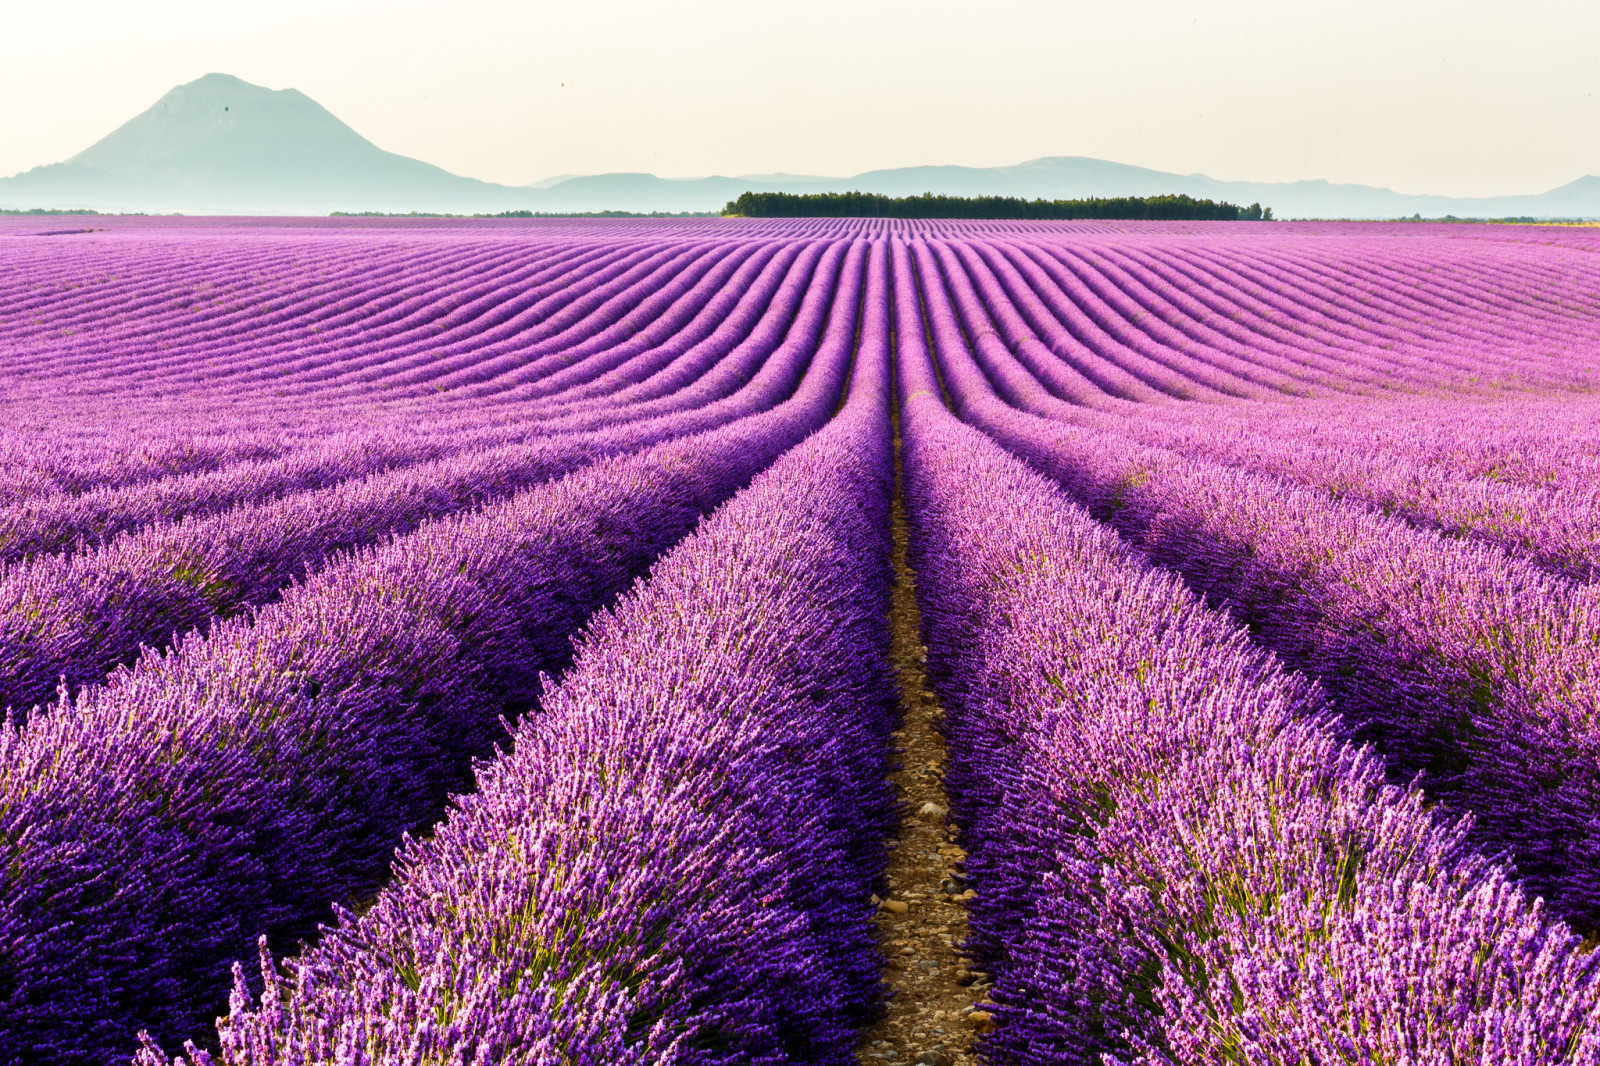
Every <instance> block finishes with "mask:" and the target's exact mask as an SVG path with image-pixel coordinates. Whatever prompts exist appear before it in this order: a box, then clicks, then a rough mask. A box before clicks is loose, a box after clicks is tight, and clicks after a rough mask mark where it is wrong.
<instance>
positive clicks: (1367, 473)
mask: <svg viewBox="0 0 1600 1066" xmlns="http://www.w3.org/2000/svg"><path fill="white" fill-rule="evenodd" d="M924 247H926V246H924ZM930 251H931V253H932V254H933V255H934V257H935V258H936V260H937V262H938V263H939V265H940V266H941V268H942V273H943V276H944V280H945V284H946V285H947V286H948V287H949V289H950V291H951V293H952V302H953V304H954V306H955V307H956V308H957V309H958V310H959V312H960V316H961V319H962V323H963V327H964V329H965V331H966V333H967V335H968V336H969V337H972V338H975V339H974V340H973V341H972V348H973V351H974V354H975V356H976V358H977V360H978V362H979V364H980V365H981V366H982V367H983V368H984V370H985V372H986V374H987V375H988V376H989V378H990V379H991V381H992V382H994V383H995V386H996V387H997V389H998V390H999V391H1000V393H1001V395H1003V396H1004V397H1005V399H1006V400H1007V401H1008V402H1010V403H1012V404H1013V405H1015V406H1018V407H1020V408H1022V409H1024V410H1028V411H1030V412H1032V413H1034V414H1038V415H1042V416H1046V417H1051V418H1060V419H1063V420H1066V421H1071V422H1075V423H1078V424H1081V425H1085V426H1089V427H1093V428H1099V429H1103V430H1105V431H1108V432H1120V433H1124V434H1127V435H1129V436H1132V437H1134V438H1135V439H1138V440H1141V441H1144V442H1145V443H1149V444H1153V445H1156V446H1159V447H1165V448H1172V449H1174V450H1177V451H1179V452H1182V453H1183V454H1186V455H1192V456H1198V457H1203V458H1207V459H1211V460H1214V461H1216V462H1219V463H1222V464H1224V465H1231V466H1239V467H1242V468H1244V469H1248V470H1251V471H1254V472H1257V473H1261V474H1266V475H1270V476H1272V477H1276V478H1279V479H1281V480H1284V481H1289V482H1292V483H1296V484H1303V485H1308V486H1312V487H1315V488H1319V489H1324V490H1327V491H1329V492H1332V493H1333V494H1335V495H1336V496H1338V497H1340V498H1342V499H1350V500H1355V501H1359V502H1362V503H1365V504H1368V505H1370V506H1372V507H1375V508H1377V509H1379V510H1380V511H1382V512H1383V513H1393V514H1398V515H1400V516H1402V517H1404V518H1406V519H1408V520H1410V521H1414V522H1419V523H1422V524H1424V525H1427V526H1430V527H1433V528H1438V529H1441V530H1444V531H1446V532H1449V533H1452V534H1461V535H1466V536H1470V537H1474V538H1476V539H1480V540H1483V541H1486V542H1488V543H1492V544H1498V545H1500V546H1502V547H1505V548H1506V549H1508V550H1510V551H1512V552H1515V553H1518V554H1523V555H1526V556H1528V557H1530V558H1532V559H1534V560H1535V561H1537V562H1538V563H1539V564H1540V565H1542V566H1545V567H1548V568H1550V569H1553V570H1555V571H1557V572H1560V573H1564V574H1567V575H1568V576H1571V577H1573V578H1575V579H1577V580H1582V581H1587V580H1589V579H1590V577H1591V576H1592V575H1593V574H1594V573H1595V572H1596V567H1597V564H1600V501H1597V500H1596V499H1595V492H1594V489H1593V488H1590V489H1588V490H1587V491H1578V492H1552V491H1539V490H1530V489H1525V488H1521V487H1517V486H1508V485H1503V484H1498V483H1494V482H1489V481H1484V480H1481V479H1478V478H1475V477H1473V476H1471V475H1470V474H1468V475H1465V476H1463V475H1462V474H1458V473H1457V472H1456V471H1454V470H1451V469H1441V468H1439V467H1438V466H1417V465H1415V464H1412V463H1410V462H1408V461H1406V460H1403V459H1398V458H1395V457H1392V456H1385V457H1377V456H1370V455H1367V454H1364V453H1365V451H1366V449H1365V448H1364V447H1363V445H1362V442H1361V441H1360V440H1359V439H1342V440H1340V441H1339V442H1338V446H1337V447H1331V448H1317V447H1312V446H1310V445H1308V444H1307V442H1306V440H1305V435H1306V434H1307V432H1308V431H1310V430H1312V429H1313V428H1314V427H1313V420H1312V419H1309V418H1307V417H1305V416H1301V417H1298V418H1296V417H1295V416H1294V414H1293V411H1294V409H1293V408H1289V407H1285V406H1284V405H1282V404H1265V403H1263V404H1256V405H1243V406H1242V405H1220V404H1208V405H1194V406H1190V407H1188V408H1187V409H1184V410H1179V411H1174V410H1172V409H1171V408H1164V409H1162V410H1160V411H1156V412H1150V413H1144V412H1139V411H1135V410H1128V409H1123V408H1119V407H1117V406H1115V405H1108V404H1106V403H1098V404H1094V405H1093V406H1095V407H1099V408H1101V409H1102V410H1101V411H1095V410H1091V409H1090V406H1089V405H1088V404H1085V403H1084V401H1083V398H1082V397H1079V396H1073V397H1072V400H1068V399H1065V398H1063V397H1062V393H1063V390H1060V389H1052V388H1050V387H1049V384H1050V378H1049V377H1048V376H1047V374H1048V369H1049V361H1048V358H1047V357H1046V358H1045V359H1043V360H1040V359H1037V358H1032V357H1031V356H1032V353H1033V352H1034V351H1035V350H1036V349H1037V348H1038V346H1039V341H1038V339H1037V337H1035V336H1034V335H1033V334H1032V333H1031V332H1029V331H1028V330H1027V328H1026V324H1025V323H1023V322H1022V321H1021V320H1020V319H1018V318H1017V317H1016V316H1015V312H1014V311H1013V310H1012V309H1011V308H1010V307H1009V306H1008V304H1007V301H1006V296H1007V293H1006V292H1005V291H1004V290H1003V289H1002V288H1000V287H999V286H997V285H995V284H993V279H992V277H985V276H984V275H983V274H982V273H974V272H973V271H972V269H971V268H972V266H973V263H972V262H971V258H973V257H966V258H967V261H966V262H963V261H962V258H961V257H958V256H957V255H956V254H954V253H952V252H951V251H950V250H948V249H946V248H943V247H940V246H933V247H932V248H931V249H930ZM978 266H979V270H981V264H978ZM974 280H976V281H977V282H978V284H977V285H974V284H973V283H972V282H973V281H974ZM991 322H992V323H994V325H995V326H997V327H998V333H995V332H994V331H993V330H991V328H990V323H991ZM1013 350H1014V351H1015V353H1016V354H1015V355H1013V354H1012V353H1013ZM1030 375H1032V376H1034V377H1035V378H1038V379H1039V380H1038V382H1037V386H1036V385H1035V384H1034V383H1033V382H1032V381H1030V380H1029V376H1030ZM1072 401H1077V403H1074V402H1072ZM1579 402H1581V401H1577V400H1574V401H1569V404H1571V403H1579ZM1354 403H1355V401H1347V406H1351V405H1354ZM1318 409H1319V410H1320V411H1322V412H1337V411H1338V410H1339V408H1337V407H1335V406H1334V405H1333V402H1332V401H1324V402H1322V403H1320V404H1319V405H1318ZM1280 416H1281V417H1284V418H1288V419H1292V420H1293V421H1292V424H1291V425H1288V426H1280V425H1278V424H1277V422H1278V419H1279V418H1280ZM1318 421H1320V420H1318ZM1219 426H1220V427H1226V429H1225V430H1223V431H1219V430H1218V428H1217V427H1219Z"/></svg>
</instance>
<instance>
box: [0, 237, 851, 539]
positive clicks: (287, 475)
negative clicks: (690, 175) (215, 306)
mask: <svg viewBox="0 0 1600 1066" xmlns="http://www.w3.org/2000/svg"><path fill="white" fill-rule="evenodd" d="M835 250H836V251H837V250H839V246H835ZM830 265H831V262H830ZM761 280H762V281H763V282H764V284H762V285H760V286H757V287H756V288H755V289H754V295H755V296H756V299H755V300H753V301H750V303H749V306H748V307H747V308H742V310H744V311H745V313H743V314H741V315H738V316H736V317H735V318H734V319H732V320H730V321H728V322H727V324H728V325H730V326H731V327H733V328H731V329H729V330H718V331H710V330H705V331H701V332H700V334H699V335H697V336H695V337H693V338H692V339H693V340H694V341H697V342H699V343H700V344H701V345H702V346H703V347H704V348H705V350H706V356H707V359H706V360H705V361H703V362H701V363H700V364H699V365H700V366H702V367H707V366H708V364H709V366H711V367H714V366H716V362H715V361H716V360H717V359H718V358H719V357H722V356H725V355H726V354H727V353H728V351H729V350H730V349H731V348H732V347H733V345H731V344H729V343H728V342H729V341H730V340H733V339H735V338H737V339H738V340H744V339H745V338H746V337H747V336H748V335H749V331H750V329H751V328H752V327H753V326H755V325H756V324H757V323H758V322H759V321H760V318H759V317H758V316H760V315H761V313H762V312H765V311H766V310H767V309H768V307H769V305H768V304H767V303H766V302H765V301H764V300H762V299H761V297H763V296H765V297H769V298H770V297H771V296H772V295H773V294H774V292H775V291H776V290H777V288H778V286H777V277H776V276H774V277H769V278H763V279H761ZM808 281H809V277H808V276H807V275H805V274H804V273H799V272H797V273H796V274H795V275H794V276H793V277H790V278H788V279H786V283H785V285H784V288H783V293H782V298H781V299H780V301H779V303H780V306H779V313H778V315H777V316H776V317H775V318H774V319H772V320H771V322H770V325H769V328H768V332H769V334H770V333H771V332H772V331H773V330H776V331H778V332H779V333H781V331H782V330H783V328H784V327H785V326H787V325H788V324H789V321H790V319H789V314H790V313H791V312H792V310H793V308H794V306H795V305H797V304H798V303H799V300H800V298H801V297H802V296H803V295H804V292H805V291H806V283H807V282H808ZM761 343H763V342H757V346H758V347H759V346H760V344H761ZM775 346H776V341H775V340H773V341H772V342H771V343H768V344H767V345H766V348H765V350H769V351H770V350H771V348H772V347H775ZM687 350H689V349H686V348H684V347H681V346H666V348H665V349H664V354H665V355H667V356H669V357H670V356H671V355H672V354H679V355H681V354H683V353H684V352H685V351H687ZM727 365H728V369H727V370H725V371H723V373H724V374H725V375H727V374H731V373H732V372H733V371H734V367H735V366H736V365H737V360H734V361H730V362H729V363H728V364H727ZM621 369H622V370H623V371H625V372H630V371H631V372H634V373H638V372H640V371H641V370H644V371H648V370H649V369H650V368H649V367H643V368H636V367H629V366H624V367H622V368H621ZM719 369H720V368H719ZM624 403H625V401H624V398H623V397H622V396H621V395H618V394H613V396H612V398H611V400H610V402H609V403H607V404H606V405H605V407H604V410H603V412H602V413H601V415H600V417H599V418H595V417H590V418H587V419H582V420H575V419H574V417H573V412H571V411H570V410H568V411H565V412H562V413H560V414H558V415H556V417H554V418H553V419H551V420H548V421H546V422H544V424H542V425H535V424H534V423H532V422H531V420H530V414H531V412H530V413H525V414H524V415H523V416H522V418H521V419H519V422H518V424H513V425H511V426H493V425H491V426H490V427H489V428H487V429H484V428H478V429H474V428H471V427H470V423H469V424H466V425H464V424H463V420H462V419H460V418H451V419H448V420H441V421H443V422H444V425H443V426H442V427H441V428H442V433H441V434H437V435H436V434H432V433H430V432H429V428H430V427H429V425H428V423H426V422H423V423H422V424H420V425H419V424H417V423H416V422H412V423H411V424H409V425H407V426H405V428H404V430H403V435H402V433H401V432H396V431H395V430H389V431H387V432H380V433H379V434H377V435H375V436H371V437H367V438H361V437H357V438H355V439H351V438H350V437H343V438H341V437H339V436H334V437H333V438H331V439H326V440H324V441H322V442H319V444H318V445H317V446H316V447H314V448H307V449H301V450H299V451H298V452H297V453H296V454H294V455H293V456H291V457H289V458H286V459H279V460H276V461H273V462H263V463H235V464H232V465H230V466H228V467H226V468H225V469H223V470H221V471H217V472H214V473H208V474H204V475H196V476H192V477H189V478H170V479H163V480H160V481H156V482H154V483H150V484H145V485H137V486H132V487H124V488H120V489H116V490H109V491H104V492H98V493H89V494H85V495H80V496H75V497H59V496H58V497H53V498H48V499H44V500H41V501H38V502H36V503H32V504H29V505H26V506H15V507H12V508H9V509H5V510H0V561H9V560H14V559H18V558H23V557H26V556H29V555H34V554H39V553H46V552H52V551H61V550H63V549H66V548H69V547H71V546H72V545H73V544H74V543H75V542H77V541H80V540H83V541H91V542H92V541H98V540H103V539H105V538H106V537H108V536H110V535H113V534H115V533H118V532H121V531H123V530H127V529H135V528H138V527H140V526H143V525H150V524H154V523H158V522H163V521H172V520H175V519H177V518H180V517H183V516H184V515H187V514H195V515H203V514H207V513H211V512H215V511H218V510H222V509H225V508H226V507H228V506H231V505H233V504H236V503H240V502H254V501H258V500H266V499H270V498H271V497H273V496H280V495H287V494H291V493H294V492H297V491H306V490H309V489H312V488H315V487H318V486H320V485H326V484H331V483H333V482H336V481H340V480H345V479H349V478H357V477H361V476H363V475H366V474H368V473H371V472H374V471H378V470H382V469H384V468H387V467H393V466H401V465H409V464H411V463H417V462H423V461H427V460H429V459H434V458H440V457H444V456H448V455H450V454H452V453H457V452H463V451H467V450H469V449H472V448H482V447H486V446H488V447H492V446H494V445H496V444H498V443H511V442H515V441H516V440H518V439H519V438H525V437H528V436H532V435H534V434H535V433H536V432H543V433H555V432H560V431H562V430H572V429H593V428H596V426H597V425H604V424H607V423H613V424H615V423H620V422H625V421H629V420H634V419H639V418H643V417H646V416H649V415H659V414H661V413H670V412H671V411H672V410H673V409H674V408H675V407H679V406H681V401H674V400H672V399H671V398H668V399H666V400H665V401H664V402H662V403H658V404H657V405H656V407H655V409H651V408H637V407H636V408H633V409H629V408H628V407H626V406H624ZM489 417H490V418H492V419H493V421H499V420H500V418H503V415H501V416H498V417H496V416H489Z"/></svg>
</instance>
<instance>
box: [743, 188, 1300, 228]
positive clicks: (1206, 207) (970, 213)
mask: <svg viewBox="0 0 1600 1066" xmlns="http://www.w3.org/2000/svg"><path fill="white" fill-rule="evenodd" d="M722 213H723V214H724V215H729V216H738V217H742V218H1015V219H1041V218H1094V219H1125V218H1132V219H1162V220H1170V219H1206V220H1220V221H1224V222H1233V221H1238V220H1242V219H1248V220H1261V219H1269V220H1270V219H1271V218H1272V208H1270V207H1266V208H1264V207H1262V206H1261V205H1260V204H1258V203H1257V204H1251V205H1250V206H1249V207H1240V206H1239V205H1238V204H1230V203H1227V202H1226V201H1220V202H1219V201H1216V200H1197V199H1195V198H1194V197H1192V196H1187V195H1182V194H1177V195H1166V196H1105V197H1101V196H1091V197H1088V198H1086V199H1082V200H1044V199H1039V200H1024V199H1022V198H1021V197H1017V196H939V195H936V194H934V193H931V192H925V193H922V194H921V195H918V196H881V195H879V194H878V193H870V192H821V193H790V192H746V193H742V194H740V196H739V198H738V199H736V200H730V201H728V206H727V207H725V208H723V210H722Z"/></svg>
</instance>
